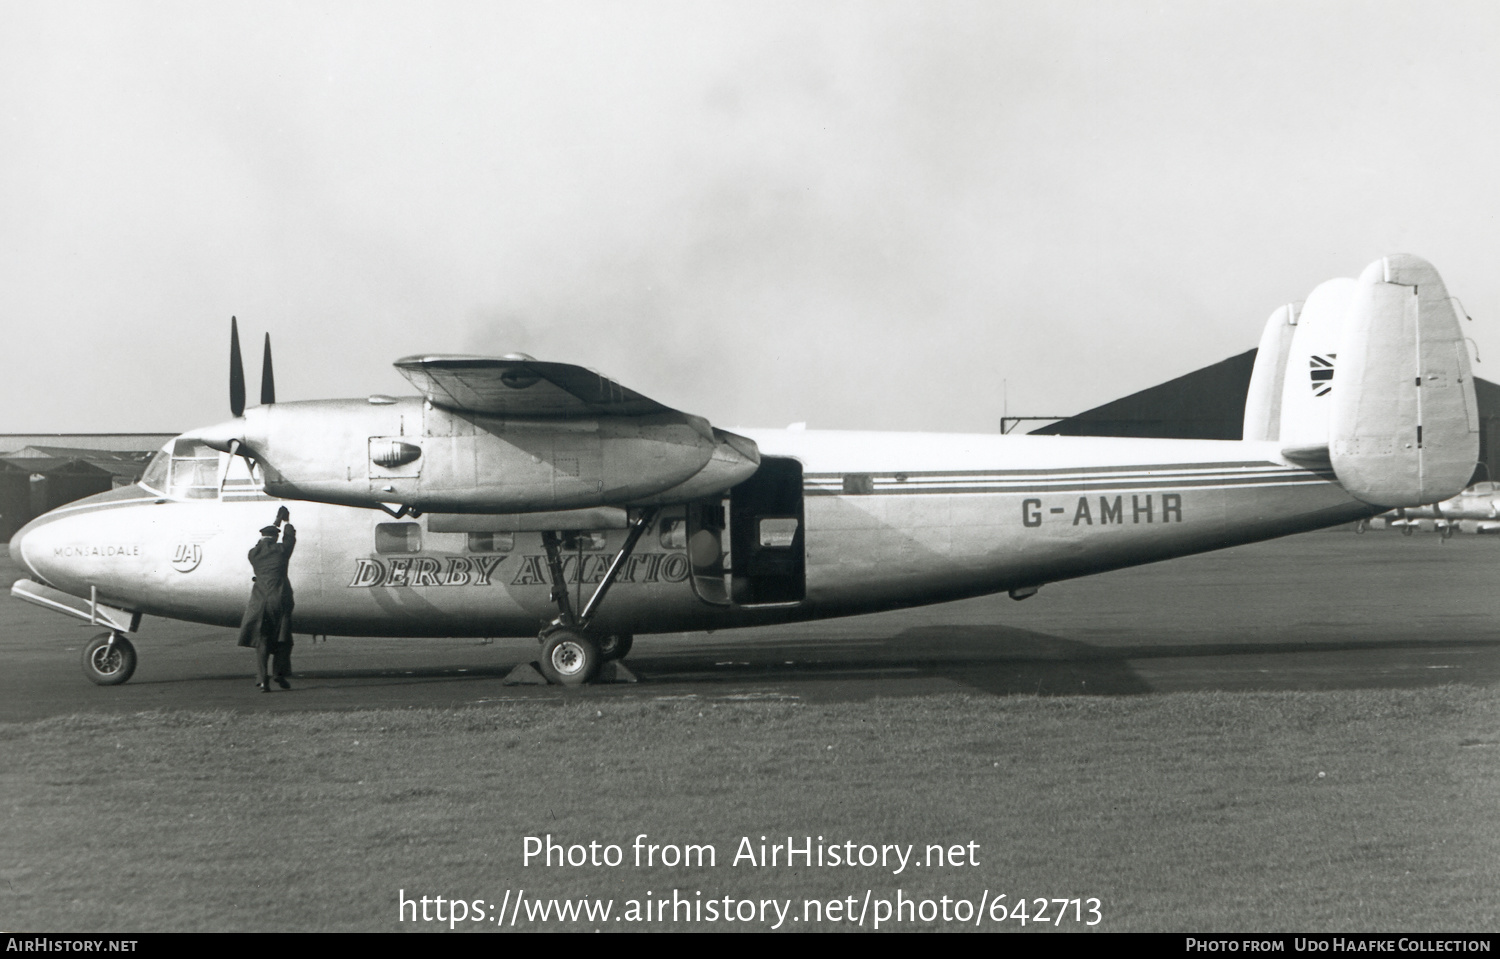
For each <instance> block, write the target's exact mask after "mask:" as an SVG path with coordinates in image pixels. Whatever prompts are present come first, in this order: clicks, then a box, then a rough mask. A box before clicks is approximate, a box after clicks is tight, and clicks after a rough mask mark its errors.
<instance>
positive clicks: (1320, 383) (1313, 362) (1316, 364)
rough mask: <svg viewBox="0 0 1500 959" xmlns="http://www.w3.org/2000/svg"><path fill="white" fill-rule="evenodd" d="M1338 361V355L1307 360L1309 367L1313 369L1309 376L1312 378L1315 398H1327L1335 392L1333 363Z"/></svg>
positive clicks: (1313, 357) (1331, 354)
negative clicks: (1330, 393)
mask: <svg viewBox="0 0 1500 959" xmlns="http://www.w3.org/2000/svg"><path fill="white" fill-rule="evenodd" d="M1336 359H1338V354H1337V353H1329V354H1328V355H1327V356H1310V357H1308V358H1307V365H1308V366H1309V367H1311V369H1310V370H1309V371H1308V375H1309V376H1310V377H1312V391H1313V396H1327V395H1328V394H1329V392H1331V391H1332V390H1333V361H1334V360H1336Z"/></svg>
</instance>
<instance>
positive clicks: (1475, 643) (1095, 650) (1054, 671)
mask: <svg viewBox="0 0 1500 959" xmlns="http://www.w3.org/2000/svg"><path fill="white" fill-rule="evenodd" d="M1463 649H1476V650H1481V649H1488V650H1500V640H1474V639H1456V640H1432V639H1402V640H1379V641H1376V640H1359V639H1331V640H1320V641H1305V640H1284V641H1269V642H1212V643H1209V642H1201V643H1159V644H1147V643H1140V644H1128V645H1126V644H1121V645H1107V646H1105V645H1095V644H1091V643H1087V642H1082V641H1080V640H1075V639H1067V638H1063V637H1060V636H1054V635H1050V634H1047V633H1040V632H1035V631H1032V630H1025V629H1016V628H1012V627H1004V626H922V627H916V628H913V629H908V630H905V631H903V632H901V633H899V634H897V635H895V636H892V637H889V638H881V639H859V638H851V639H844V640H818V641H816V642H812V643H807V644H791V643H787V644H777V645H775V646H773V647H769V648H768V647H764V646H759V645H757V646H754V647H748V648H745V649H741V650H736V649H734V648H732V647H726V648H724V649H722V650H718V651H715V652H712V653H706V654H700V651H699V650H693V651H692V652H691V653H688V652H684V653H670V652H669V653H666V654H664V655H660V656H651V657H647V656H641V657H640V658H639V659H632V661H631V665H632V668H634V669H636V671H637V672H638V673H640V674H641V676H642V679H643V680H647V679H649V680H650V681H652V682H657V683H679V682H701V681H713V682H720V683H722V682H746V681H756V680H759V681H762V682H764V681H767V680H771V681H775V682H778V683H781V682H787V683H796V682H798V681H829V680H839V679H848V680H853V679H866V680H875V681H878V680H881V679H887V680H889V681H891V685H892V686H893V687H897V686H900V685H901V684H902V683H903V681H909V680H912V679H922V678H926V679H944V680H950V681H952V682H955V683H959V684H962V685H964V686H967V687H970V688H973V689H977V690H981V691H984V692H988V693H991V694H993V695H1001V696H1003V695H1015V694H1028V695H1044V696H1078V695H1086V696H1126V695H1138V694H1141V693H1149V692H1153V691H1155V689H1154V687H1153V686H1152V685H1151V683H1150V682H1148V681H1147V680H1146V679H1145V678H1144V677H1143V676H1142V675H1141V674H1140V673H1139V672H1138V671H1137V669H1136V668H1135V667H1134V666H1132V662H1139V661H1141V660H1164V659H1179V660H1184V661H1188V667H1187V668H1188V669H1190V670H1193V671H1195V672H1197V673H1199V674H1200V675H1199V678H1198V680H1197V681H1196V682H1194V683H1193V684H1192V685H1197V686H1200V687H1201V688H1204V689H1212V688H1216V684H1215V682H1214V681H1213V677H1212V675H1211V673H1212V669H1213V666H1212V663H1213V660H1214V659H1218V658H1225V657H1246V656H1253V657H1257V658H1263V661H1264V662H1265V664H1266V666H1267V668H1268V669H1269V670H1270V672H1271V675H1270V676H1267V677H1265V678H1264V679H1259V680H1258V681H1257V685H1258V686H1260V687H1262V688H1276V687H1278V686H1279V685H1280V684H1279V683H1278V682H1277V681H1276V678H1275V674H1276V673H1278V672H1281V671H1290V670H1292V669H1294V668H1297V667H1298V666H1299V665H1301V664H1299V663H1298V659H1299V658H1301V657H1306V656H1308V655H1309V654H1334V655H1338V654H1352V653H1370V652H1379V653H1389V654H1394V655H1400V654H1401V653H1402V652H1414V651H1420V652H1425V653H1432V652H1435V651H1445V650H1463ZM768 654H770V655H768ZM714 659H717V660H719V661H721V662H720V663H712V662H711V660H714ZM726 659H735V660H740V661H739V662H732V663H728V664H724V663H722V661H723V660H726ZM1193 660H1198V661H1200V662H1198V663H1192V662H1191V661H1193ZM1355 665H1358V664H1355ZM1204 671H1207V672H1209V673H1210V675H1209V676H1202V675H1201V674H1202V673H1203V672H1204ZM1231 672H1232V673H1233V675H1234V676H1235V677H1236V678H1237V679H1242V678H1243V676H1244V671H1243V670H1233V671H1231V670H1230V669H1228V668H1227V664H1226V668H1225V670H1224V675H1225V678H1226V679H1228V678H1229V677H1230V675H1231ZM1346 678H1347V677H1346V676H1345V675H1344V674H1343V673H1341V674H1340V675H1339V676H1337V677H1335V678H1334V679H1333V680H1332V681H1331V682H1330V683H1329V685H1330V686H1343V685H1354V683H1353V682H1345V679H1346ZM1365 679H1366V682H1363V683H1361V684H1362V685H1370V684H1371V683H1373V684H1374V685H1390V684H1395V685H1402V686H1407V685H1411V684H1412V683H1411V678H1410V677H1409V676H1407V677H1405V678H1402V679H1395V678H1393V677H1388V678H1386V679H1385V680H1384V681H1381V680H1380V679H1379V677H1376V676H1374V675H1373V674H1372V675H1370V676H1367V677H1365ZM1428 681H1430V682H1431V683H1433V684H1436V683H1441V682H1444V681H1451V678H1450V677H1448V676H1439V675H1437V674H1431V675H1430V680H1428ZM1423 684H1426V681H1424V683H1423ZM1226 685H1227V686H1234V687H1242V686H1243V685H1244V683H1243V682H1240V681H1235V682H1232V683H1226ZM1286 688H1303V686H1302V684H1301V683H1296V684H1290V683H1289V684H1287V686H1286ZM892 692H893V693H897V692H898V690H897V689H895V688H893V690H892ZM877 695H878V693H877Z"/></svg>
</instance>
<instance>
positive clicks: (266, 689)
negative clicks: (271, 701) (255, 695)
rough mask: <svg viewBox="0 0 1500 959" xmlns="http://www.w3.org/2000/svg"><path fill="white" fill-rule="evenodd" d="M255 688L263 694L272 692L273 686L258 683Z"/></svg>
mask: <svg viewBox="0 0 1500 959" xmlns="http://www.w3.org/2000/svg"><path fill="white" fill-rule="evenodd" d="M255 688H256V689H258V690H260V691H261V692H263V693H269V692H270V691H271V684H270V683H256V684H255Z"/></svg>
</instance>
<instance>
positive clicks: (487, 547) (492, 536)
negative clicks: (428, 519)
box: [375, 523, 516, 553]
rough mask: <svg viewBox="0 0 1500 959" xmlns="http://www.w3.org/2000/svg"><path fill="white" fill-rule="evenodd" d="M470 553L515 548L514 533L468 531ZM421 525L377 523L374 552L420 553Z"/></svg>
mask: <svg viewBox="0 0 1500 959" xmlns="http://www.w3.org/2000/svg"><path fill="white" fill-rule="evenodd" d="M468 539H469V541H468V548H469V552H471V553H508V552H510V551H511V550H512V549H514V548H515V545H516V535H515V534H514V533H470V534H468ZM421 551H422V527H421V525H420V524H418V523H379V524H377V525H376V526H375V552H377V553H420V552H421Z"/></svg>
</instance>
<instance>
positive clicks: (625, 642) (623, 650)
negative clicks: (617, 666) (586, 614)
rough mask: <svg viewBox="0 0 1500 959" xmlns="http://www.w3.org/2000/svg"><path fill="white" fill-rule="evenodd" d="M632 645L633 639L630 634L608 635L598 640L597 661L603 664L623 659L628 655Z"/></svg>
mask: <svg viewBox="0 0 1500 959" xmlns="http://www.w3.org/2000/svg"><path fill="white" fill-rule="evenodd" d="M634 645H635V637H634V636H632V635H631V634H630V633H610V634H609V635H608V636H605V637H602V638H601V639H600V640H599V659H600V661H601V662H605V663H607V662H609V661H610V660H612V659H624V658H625V657H626V656H629V655H630V647H631V646H634Z"/></svg>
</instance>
